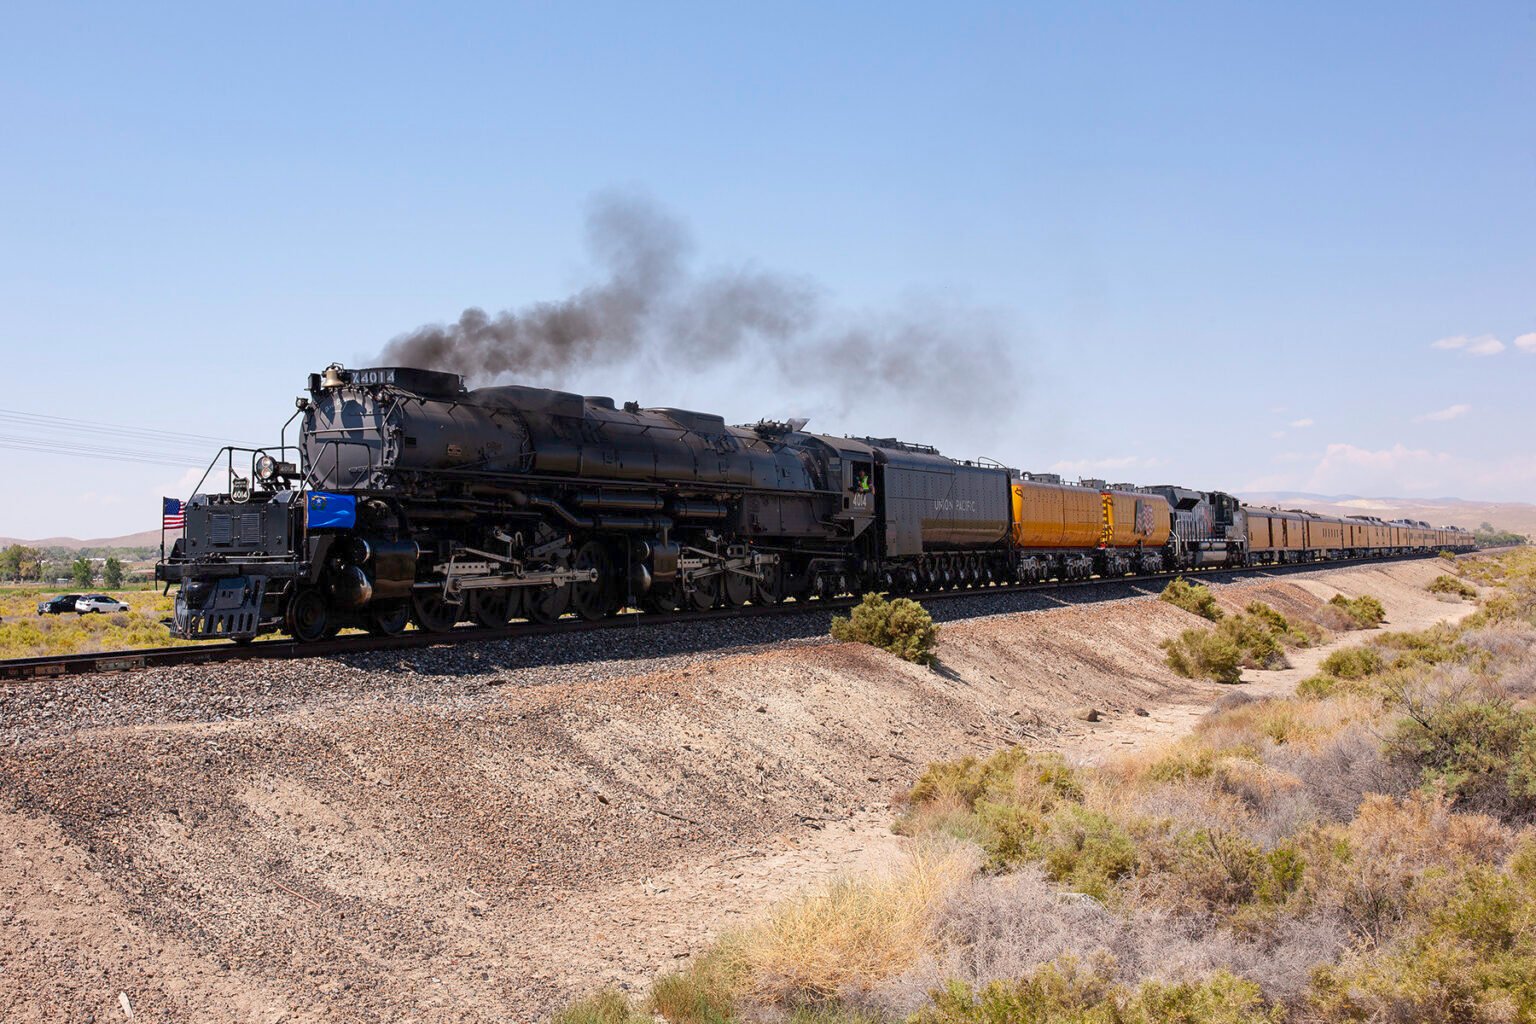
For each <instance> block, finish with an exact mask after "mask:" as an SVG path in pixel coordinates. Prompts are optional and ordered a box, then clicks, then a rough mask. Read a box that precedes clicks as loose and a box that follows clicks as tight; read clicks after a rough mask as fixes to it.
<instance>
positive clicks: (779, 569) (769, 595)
mask: <svg viewBox="0 0 1536 1024" xmlns="http://www.w3.org/2000/svg"><path fill="white" fill-rule="evenodd" d="M752 600H753V601H755V602H757V603H758V604H778V603H779V602H780V601H782V600H784V567H783V566H782V565H778V564H774V565H765V566H763V578H762V579H760V580H758V581H757V583H756V584H755V585H754V586H753V588H752Z"/></svg>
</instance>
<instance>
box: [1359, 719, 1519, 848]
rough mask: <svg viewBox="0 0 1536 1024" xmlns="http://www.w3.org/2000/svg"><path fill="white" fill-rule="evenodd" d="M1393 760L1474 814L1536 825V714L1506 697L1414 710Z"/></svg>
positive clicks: (1390, 746) (1396, 741)
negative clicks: (1534, 822) (1438, 788)
mask: <svg viewBox="0 0 1536 1024" xmlns="http://www.w3.org/2000/svg"><path fill="white" fill-rule="evenodd" d="M1407 710H1408V717H1406V718H1404V719H1403V720H1402V721H1400V722H1399V723H1398V725H1397V728H1396V729H1395V731H1394V732H1393V734H1392V736H1391V738H1390V739H1389V740H1388V742H1387V754H1388V756H1390V757H1392V758H1393V759H1395V760H1397V761H1399V762H1404V763H1407V764H1409V765H1412V766H1413V767H1415V768H1417V769H1418V771H1419V773H1420V775H1421V777H1422V778H1423V779H1424V781H1425V782H1426V783H1430V784H1433V785H1436V786H1441V787H1444V789H1445V791H1446V793H1447V794H1448V795H1449V796H1451V797H1454V798H1456V799H1458V800H1460V801H1461V802H1462V803H1463V804H1464V805H1465V806H1466V807H1468V808H1469V809H1472V810H1479V811H1484V812H1486V813H1489V814H1494V815H1497V816H1499V817H1502V818H1505V819H1506V820H1513V821H1521V822H1525V821H1530V820H1533V819H1536V711H1531V710H1529V709H1525V708H1518V707H1515V706H1514V705H1512V704H1511V703H1509V701H1507V700H1505V699H1503V698H1501V697H1488V698H1480V699H1475V700H1446V701H1441V702H1439V703H1436V704H1434V705H1431V706H1427V707H1409V708H1408V709H1407Z"/></svg>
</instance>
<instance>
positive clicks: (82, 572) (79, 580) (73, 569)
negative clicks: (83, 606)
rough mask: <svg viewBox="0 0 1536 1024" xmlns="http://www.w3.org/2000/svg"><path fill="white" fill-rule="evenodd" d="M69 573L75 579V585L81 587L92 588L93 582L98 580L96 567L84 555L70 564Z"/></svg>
mask: <svg viewBox="0 0 1536 1024" xmlns="http://www.w3.org/2000/svg"><path fill="white" fill-rule="evenodd" d="M69 572H70V575H71V576H73V577H74V578H75V585H76V586H79V587H88V586H90V585H91V580H93V579H95V578H96V567H95V566H94V565H92V564H91V560H90V559H89V558H86V557H85V556H84V555H81V556H80V557H79V558H77V559H75V560H74V561H73V562H71V563H70V564H69Z"/></svg>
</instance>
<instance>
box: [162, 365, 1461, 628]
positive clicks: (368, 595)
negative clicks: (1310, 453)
mask: <svg viewBox="0 0 1536 1024" xmlns="http://www.w3.org/2000/svg"><path fill="white" fill-rule="evenodd" d="M298 404H299V411H298V412H297V413H296V414H295V416H296V417H297V418H299V419H300V421H301V422H300V428H299V437H298V443H297V444H296V445H292V446H290V445H288V444H287V443H286V433H287V429H286V427H285V428H284V438H285V439H284V441H283V442H282V443H281V444H279V445H278V446H277V447H275V448H273V449H271V450H263V451H251V450H249V449H235V448H226V449H224V450H223V452H221V455H220V459H221V460H222V461H223V464H224V471H225V472H226V473H227V475H228V479H229V486H228V490H227V491H225V492H222V493H197V494H195V495H193V497H192V499H191V500H190V501H189V502H187V504H186V507H185V517H186V527H185V534H184V535H183V537H182V538H181V539H180V540H178V541H177V542H176V544H175V546H174V547H173V548H172V550H171V553H170V555H169V557H167V558H165V559H163V560H162V561H161V563H160V564H159V566H158V567H157V569H156V575H157V577H158V578H159V579H161V580H164V581H166V582H167V583H168V584H169V583H179V584H180V585H181V586H180V590H179V591H178V593H177V597H176V611H175V619H174V622H173V626H172V632H173V634H174V635H176V636H179V637H185V638H191V639H204V638H214V637H224V638H229V639H233V640H236V641H247V640H250V639H251V638H253V637H255V636H257V635H258V634H260V633H263V632H269V631H274V630H284V631H286V632H288V633H290V634H292V635H293V636H294V637H297V638H298V639H300V640H317V639H320V638H322V637H325V636H327V635H330V634H332V633H334V632H335V631H336V630H339V629H341V628H343V627H346V626H360V627H363V628H366V629H368V630H371V631H373V632H375V633H381V634H386V635H387V634H393V633H398V632H400V631H401V630H404V629H405V628H406V626H407V625H408V624H409V623H411V622H415V624H416V625H417V627H418V628H420V629H423V630H427V631H432V632H437V631H442V630H447V629H451V628H453V627H454V626H455V625H456V624H458V623H459V622H461V621H465V620H469V621H472V622H475V623H478V624H479V625H481V626H486V627H496V626H501V625H504V624H506V623H507V622H508V621H509V620H511V619H514V618H527V619H532V620H535V621H545V622H547V621H553V620H555V619H558V618H560V617H561V616H562V615H566V614H569V613H574V614H576V615H580V616H582V617H585V618H589V619H597V618H601V617H603V616H605V615H611V614H613V613H615V612H617V611H619V610H620V609H621V608H625V607H634V606H639V607H642V608H645V609H648V610H651V611H671V610H676V609H679V608H692V609H705V608H713V607H716V606H721V605H723V606H726V607H739V606H741V605H743V604H746V603H748V602H754V603H758V604H774V603H777V602H779V601H783V600H785V599H787V598H796V599H801V600H803V599H806V598H810V597H827V596H832V595H837V594H845V593H851V592H865V591H872V590H879V591H895V592H898V593H899V592H902V591H907V590H915V589H921V590H931V589H947V588H950V587H960V586H978V585H982V584H985V583H989V582H994V581H1031V580H1046V579H1080V578H1085V577H1088V576H1092V575H1095V574H1097V575H1101V576H1118V575H1123V574H1125V573H1128V572H1157V571H1160V570H1162V571H1167V570H1184V569H1191V568H1201V567H1210V566H1237V565H1249V564H1256V563H1262V564H1273V563H1287V562H1312V561H1326V560H1333V559H1344V558H1373V557H1385V556H1390V555H1400V554H1410V553H1428V552H1434V551H1436V550H1441V549H1445V548H1449V549H1451V550H1456V551H1462V550H1468V549H1469V548H1470V547H1471V546H1472V543H1471V536H1470V535H1469V534H1468V533H1467V532H1466V531H1465V530H1459V529H1455V528H1450V527H1441V528H1432V527H1430V526H1429V524H1427V523H1419V522H1409V521H1396V522H1392V523H1386V522H1382V521H1381V520H1379V519H1372V518H1369V517H1360V516H1354V517H1347V518H1339V517H1331V516H1319V515H1314V514H1312V513H1308V512H1303V511H1300V510H1295V509H1291V510H1280V509H1263V508H1255V507H1251V506H1247V505H1243V504H1242V503H1241V502H1239V501H1238V500H1237V498H1235V497H1234V496H1232V495H1230V494H1225V493H1223V492H1220V491H1195V490H1189V489H1187V488H1183V487H1173V486H1169V485H1160V486H1155V487H1135V486H1133V485H1130V484H1106V483H1105V482H1103V481H1100V480H1092V481H1081V482H1080V483H1078V484H1067V483H1064V482H1062V481H1061V480H1060V478H1058V477H1055V476H1051V475H1048V474H1046V475H1041V474H1029V473H1024V474H1019V473H1015V472H1014V471H1012V470H1009V469H1007V468H1005V467H1003V466H1001V465H998V464H986V465H983V464H980V463H975V462H964V461H956V460H954V459H948V458H945V457H944V456H942V455H940V454H939V453H938V452H937V451H935V450H934V449H932V448H928V447H925V446H922V445H913V444H903V443H901V442H899V441H896V440H894V439H890V438H886V439H883V440H882V439H875V438H867V437H866V438H848V437H830V436H827V435H824V434H811V433H807V432H806V431H805V430H804V427H805V422H804V421H790V422H788V423H776V422H768V421H764V422H761V423H758V424H756V425H754V426H751V427H732V426H727V425H726V424H725V421H724V420H722V419H721V418H720V417H719V416H714V415H711V414H709V413H702V412H689V411H687V410H684V409H642V408H640V406H639V405H637V404H635V403H633V402H627V403H625V404H624V406H623V407H622V408H620V407H617V406H615V405H614V403H613V400H612V399H608V398H592V397H582V396H581V395H574V394H569V393H567V392H563V391H549V390H545V389H543V388H530V387H518V386H499V387H485V388H477V389H475V390H473V391H470V390H466V389H465V387H464V383H463V380H462V379H461V378H460V377H458V376H456V375H454V374H451V373H440V372H437V371H432V370H416V369H404V368H380V369H367V370H347V369H344V368H343V367H341V366H336V365H333V366H330V367H327V368H326V370H325V371H324V372H323V373H317V374H312V375H311V376H310V378H309V394H308V396H307V397H301V398H300V399H299V401H298ZM290 423H291V421H290ZM247 457H249V465H248V466H240V467H237V466H236V461H237V460H239V461H242V462H243V461H244V460H245V459H246V458H247ZM216 464H217V463H216ZM205 482H206V478H205Z"/></svg>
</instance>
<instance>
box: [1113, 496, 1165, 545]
mask: <svg viewBox="0 0 1536 1024" xmlns="http://www.w3.org/2000/svg"><path fill="white" fill-rule="evenodd" d="M1099 501H1100V506H1101V507H1102V509H1103V532H1102V534H1101V542H1102V544H1103V546H1104V547H1107V548H1134V547H1143V548H1160V547H1162V546H1163V545H1164V544H1166V543H1168V533H1169V531H1170V530H1171V529H1172V526H1173V511H1172V506H1171V505H1169V504H1168V499H1167V498H1164V497H1163V496H1162V495H1161V494H1136V493H1134V492H1131V491H1104V492H1102V493H1101V494H1100V496H1099Z"/></svg>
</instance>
